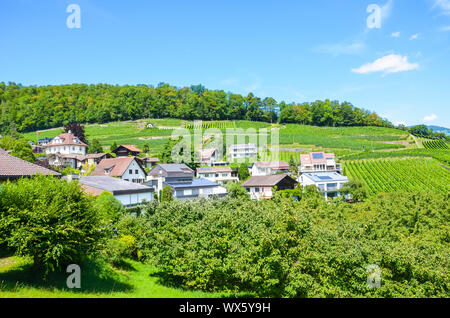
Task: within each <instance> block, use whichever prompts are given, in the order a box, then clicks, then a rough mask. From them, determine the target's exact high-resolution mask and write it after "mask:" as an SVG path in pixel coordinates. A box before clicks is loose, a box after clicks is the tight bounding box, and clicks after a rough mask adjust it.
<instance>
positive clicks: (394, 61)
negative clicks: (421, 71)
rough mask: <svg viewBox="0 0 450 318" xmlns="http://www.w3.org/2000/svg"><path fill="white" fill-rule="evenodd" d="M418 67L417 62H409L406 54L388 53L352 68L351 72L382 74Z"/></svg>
mask: <svg viewBox="0 0 450 318" xmlns="http://www.w3.org/2000/svg"><path fill="white" fill-rule="evenodd" d="M417 68H419V64H417V63H409V62H408V57H407V56H401V55H396V54H389V55H386V56H384V57H382V58H379V59H377V60H376V61H374V62H372V63H367V64H364V65H362V66H361V67H359V68H354V69H352V72H353V73H357V74H370V73H375V72H383V73H384V74H389V73H398V72H404V71H411V70H415V69H417Z"/></svg>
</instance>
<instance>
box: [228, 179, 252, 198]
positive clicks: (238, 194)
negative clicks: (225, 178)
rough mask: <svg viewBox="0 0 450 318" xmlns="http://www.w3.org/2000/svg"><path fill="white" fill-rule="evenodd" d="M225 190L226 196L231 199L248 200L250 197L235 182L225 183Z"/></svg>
mask: <svg viewBox="0 0 450 318" xmlns="http://www.w3.org/2000/svg"><path fill="white" fill-rule="evenodd" d="M225 188H226V189H227V193H228V196H229V197H230V198H232V199H249V198H250V195H249V194H248V193H247V191H246V190H245V189H244V187H243V186H241V185H240V184H239V183H237V182H227V183H226V184H225Z"/></svg>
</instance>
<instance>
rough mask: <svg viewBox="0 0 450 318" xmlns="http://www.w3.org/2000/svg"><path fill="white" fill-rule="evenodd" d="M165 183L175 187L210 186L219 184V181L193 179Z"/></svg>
mask: <svg viewBox="0 0 450 318" xmlns="http://www.w3.org/2000/svg"><path fill="white" fill-rule="evenodd" d="M164 185H169V186H171V187H172V188H173V189H185V188H210V187H218V186H219V185H218V184H217V183H215V182H212V181H209V180H207V179H192V181H191V182H173V183H172V182H164Z"/></svg>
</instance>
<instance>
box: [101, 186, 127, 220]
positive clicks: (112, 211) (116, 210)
mask: <svg viewBox="0 0 450 318" xmlns="http://www.w3.org/2000/svg"><path fill="white" fill-rule="evenodd" d="M93 206H94V208H95V209H97V211H98V213H99V215H100V217H101V218H102V219H103V220H104V221H105V223H106V224H109V223H112V222H114V221H117V220H118V219H119V217H120V216H121V215H122V214H124V213H125V207H124V206H123V204H122V203H121V202H120V201H119V200H118V199H116V198H115V197H114V196H113V195H112V194H111V193H109V192H107V191H104V192H103V193H101V194H100V195H99V196H98V197H97V198H96V199H95V201H94V204H93Z"/></svg>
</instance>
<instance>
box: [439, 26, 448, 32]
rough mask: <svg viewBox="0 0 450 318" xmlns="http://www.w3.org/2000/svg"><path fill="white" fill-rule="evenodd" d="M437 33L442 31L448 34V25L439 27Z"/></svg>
mask: <svg viewBox="0 0 450 318" xmlns="http://www.w3.org/2000/svg"><path fill="white" fill-rule="evenodd" d="M439 31H442V32H449V31H450V25H447V26H443V27H441V28H440V29H439Z"/></svg>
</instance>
